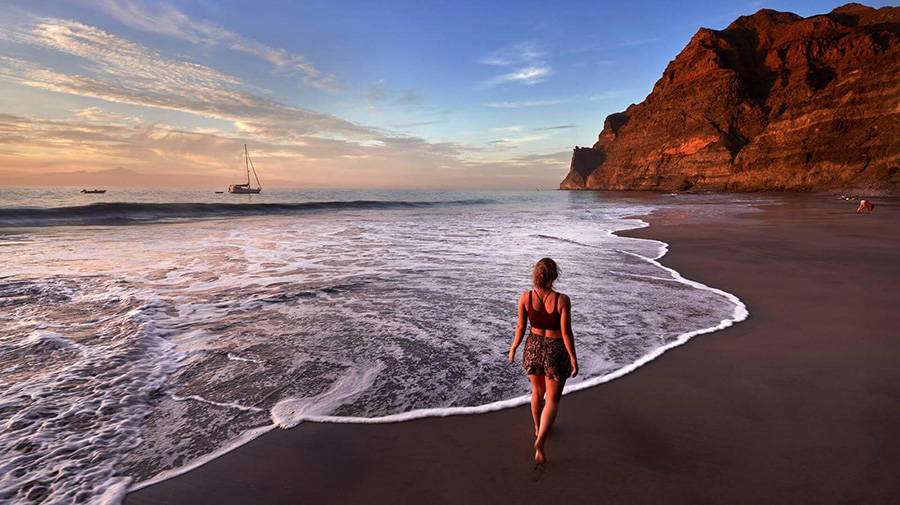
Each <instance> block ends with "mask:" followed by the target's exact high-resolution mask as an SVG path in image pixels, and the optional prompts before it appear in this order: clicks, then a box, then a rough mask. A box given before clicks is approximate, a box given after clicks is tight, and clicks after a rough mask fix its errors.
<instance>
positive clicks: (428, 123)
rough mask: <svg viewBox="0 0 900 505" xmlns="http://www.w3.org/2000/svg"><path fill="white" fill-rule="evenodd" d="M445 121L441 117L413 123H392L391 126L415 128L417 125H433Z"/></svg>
mask: <svg viewBox="0 0 900 505" xmlns="http://www.w3.org/2000/svg"><path fill="white" fill-rule="evenodd" d="M444 122H445V121H444V120H441V119H439V120H435V121H415V122H412V123H391V124H390V126H391V127H393V128H401V129H404V128H415V127H417V126H428V125H433V124H440V123H444Z"/></svg>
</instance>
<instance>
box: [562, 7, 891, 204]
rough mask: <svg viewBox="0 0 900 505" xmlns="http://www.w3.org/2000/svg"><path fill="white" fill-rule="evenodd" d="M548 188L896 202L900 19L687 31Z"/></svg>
mask: <svg viewBox="0 0 900 505" xmlns="http://www.w3.org/2000/svg"><path fill="white" fill-rule="evenodd" d="M560 188H561V189H617V190H618V189H659V190H689V189H693V190H713V191H760V190H827V189H848V188H858V189H864V190H867V191H880V192H886V193H894V194H898V193H900V8H898V7H885V8H881V9H878V10H876V9H872V8H870V7H865V6H862V5H858V4H848V5H845V6H843V7H839V8H837V9H835V10H834V11H832V12H831V13H829V14H826V15H822V16H812V17H809V18H805V19H804V18H801V17H800V16H797V15H795V14H791V13H785V12H776V11H772V10H765V9H764V10H761V11H759V12H757V13H756V14H754V15H752V16H743V17H740V18H738V19H737V20H736V21H735V22H734V23H732V24H731V25H730V26H728V28H726V29H724V30H721V31H716V30H709V29H706V28H702V29H700V31H699V32H697V34H696V35H694V37H693V39H691V41H690V43H689V44H688V45H687V47H685V48H684V50H683V51H682V52H681V54H679V55H678V56H677V57H676V58H675V60H673V61H672V62H670V63H669V65H668V67H667V68H666V70H665V72H664V73H663V76H662V78H661V79H660V80H659V81H657V83H656V85H655V86H654V87H653V92H652V93H650V95H649V96H648V97H647V98H646V100H644V101H643V102H642V103H640V104H633V105H631V106H630V107H628V109H626V110H625V111H624V112H620V113H616V114H612V115H610V116H609V117H608V118H607V119H606V122H605V124H604V126H603V131H602V132H601V133H600V138H599V140H598V141H597V143H596V144H594V145H593V147H591V148H576V149H575V151H574V152H573V155H572V165H571V169H570V172H569V175H568V176H567V177H566V179H565V180H564V181H563V182H562V183H561V184H560Z"/></svg>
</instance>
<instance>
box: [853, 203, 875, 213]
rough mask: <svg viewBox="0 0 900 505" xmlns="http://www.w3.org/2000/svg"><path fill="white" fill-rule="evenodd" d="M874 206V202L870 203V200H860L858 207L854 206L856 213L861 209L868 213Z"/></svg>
mask: <svg viewBox="0 0 900 505" xmlns="http://www.w3.org/2000/svg"><path fill="white" fill-rule="evenodd" d="M874 208H875V204H874V203H872V201H871V200H860V201H859V207H857V208H856V213H857V214H859V213H860V212H862V210H863V209H866V210H868V211H869V214H871V213H872V210H873V209H874Z"/></svg>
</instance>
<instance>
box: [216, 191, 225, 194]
mask: <svg viewBox="0 0 900 505" xmlns="http://www.w3.org/2000/svg"><path fill="white" fill-rule="evenodd" d="M222 193H224V191H216V194H217V195H221V194H222Z"/></svg>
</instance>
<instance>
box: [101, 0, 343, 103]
mask: <svg viewBox="0 0 900 505" xmlns="http://www.w3.org/2000/svg"><path fill="white" fill-rule="evenodd" d="M89 3H90V4H92V5H93V6H95V7H97V8H98V9H100V10H102V11H103V12H105V13H107V14H109V15H111V16H112V17H114V18H116V19H117V20H119V21H120V22H122V23H123V24H125V25H127V26H130V27H131V28H136V29H138V30H143V31H147V32H151V33H160V34H164V35H169V36H171V37H176V38H179V39H182V40H187V41H189V42H193V43H196V44H204V45H207V46H222V47H227V48H229V49H231V50H234V51H238V52H242V53H245V54H250V55H253V56H256V57H258V58H261V59H263V60H265V61H267V62H269V63H270V64H271V65H272V66H273V67H274V68H275V71H276V72H278V73H282V74H285V75H299V76H300V77H301V80H302V82H303V83H305V84H306V85H308V86H312V87H316V88H322V89H331V88H333V87H334V85H335V78H334V76H332V75H326V74H324V73H322V72H321V71H320V70H319V69H318V68H316V67H315V65H313V64H312V63H311V62H310V61H309V60H307V58H306V57H305V56H303V55H301V54H296V53H293V52H290V51H288V50H285V49H281V48H275V47H271V46H268V45H266V44H263V43H261V42H258V41H256V40H253V39H250V38H247V37H245V36H243V35H241V34H239V33H236V32H233V31H231V30H228V29H226V28H223V27H221V26H218V25H216V24H213V23H210V22H207V21H198V20H194V19H191V18H190V17H189V16H187V15H186V14H184V13H183V12H181V11H179V10H178V9H176V8H175V7H173V6H172V5H170V4H168V3H165V2H157V3H155V4H154V5H153V6H152V7H151V6H148V5H146V4H145V3H144V2H141V1H138V0H90V1H89Z"/></svg>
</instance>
